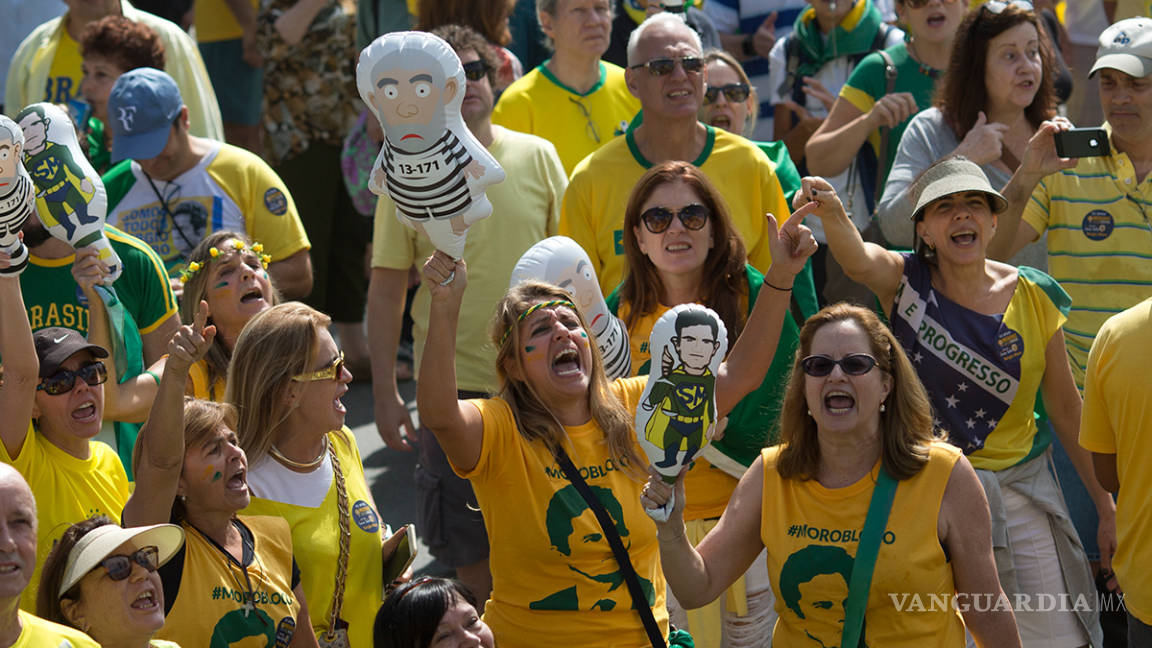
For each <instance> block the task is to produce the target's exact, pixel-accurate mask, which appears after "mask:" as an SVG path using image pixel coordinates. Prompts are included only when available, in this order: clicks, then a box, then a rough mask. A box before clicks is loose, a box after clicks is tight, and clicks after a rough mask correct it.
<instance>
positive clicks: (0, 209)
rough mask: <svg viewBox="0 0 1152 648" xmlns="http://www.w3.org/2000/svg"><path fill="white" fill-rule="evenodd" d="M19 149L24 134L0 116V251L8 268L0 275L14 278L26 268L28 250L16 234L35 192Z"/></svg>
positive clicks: (25, 218)
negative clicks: (5, 259)
mask: <svg viewBox="0 0 1152 648" xmlns="http://www.w3.org/2000/svg"><path fill="white" fill-rule="evenodd" d="M23 150H24V132H23V131H22V130H20V127H19V126H17V125H16V122H14V121H12V120H11V119H9V118H8V117H7V116H5V115H0V252H4V253H5V254H7V255H8V267H6V268H0V274H7V275H18V274H20V273H21V272H23V271H24V268H25V266H27V265H28V248H27V247H25V245H24V243H23V241H21V240H20V236H19V234H20V228H21V227H24V221H26V220H28V215H29V214H31V213H32V205H33V200H34V198H33V197H34V196H35V190H34V189H33V188H32V178H30V177H29V176H28V172H27V171H26V170H24V164H23V163H22V162H21V161H20V154H21V152H22V151H23Z"/></svg>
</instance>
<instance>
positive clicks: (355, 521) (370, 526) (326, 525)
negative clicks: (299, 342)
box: [244, 428, 384, 646]
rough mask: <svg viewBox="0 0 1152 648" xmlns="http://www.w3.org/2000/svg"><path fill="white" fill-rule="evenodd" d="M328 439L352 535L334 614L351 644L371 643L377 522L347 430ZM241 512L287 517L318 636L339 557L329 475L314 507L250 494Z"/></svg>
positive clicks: (380, 564)
mask: <svg viewBox="0 0 1152 648" xmlns="http://www.w3.org/2000/svg"><path fill="white" fill-rule="evenodd" d="M328 441H329V442H330V443H331V444H332V448H333V449H334V450H335V451H336V456H337V458H339V460H340V467H341V468H342V470H343V472H344V482H345V488H347V490H348V505H349V507H350V509H351V510H350V511H349V524H348V527H349V531H350V532H351V534H352V537H351V538H350V539H349V557H348V572H347V577H346V580H345V585H344V602H343V605H342V607H341V609H340V618H341V619H343V620H344V621H346V622H347V623H348V639H349V641H350V642H351V644H352V645H353V646H371V645H372V624H373V621H374V620H375V619H376V611H377V610H379V609H380V605H381V604H382V603H383V602H384V599H383V596H384V583H383V582H382V579H383V574H384V559H383V557H382V556H381V553H380V543H381V542H382V541H383V539H384V534H383V523H382V522H381V521H380V516H379V515H377V513H376V509H375V507H374V506H373V504H372V496H371V494H370V492H369V490H368V483H367V481H365V479H364V464H363V462H362V461H361V460H360V451H359V449H357V447H356V442H355V436H353V434H352V431H351V430H349V429H348V428H344V430H343V434H341V433H339V432H329V433H328ZM333 469H335V466H333ZM263 494H265V495H267V493H263ZM244 512H245V513H249V514H255V515H272V516H279V517H282V518H284V519H285V520H287V521H288V525H289V526H290V527H291V528H292V545H293V547H294V548H295V555H296V562H297V564H300V565H304V566H306V567H307V568H306V569H305V568H302V569H301V573H300V582H301V584H302V585H303V586H304V598H305V599H306V600H307V601H308V615H309V616H310V617H311V618H312V627H313V628H315V630H316V636H318V637H319V636H320V635H321V634H322V633H324V632H327V631H328V624H329V619H330V616H331V614H332V594H333V592H334V590H335V589H336V570H337V564H338V563H339V559H340V543H339V537H340V535H339V534H340V523H339V509H338V507H337V497H336V480H335V479H333V480H332V484H331V486H329V487H328V495H327V496H326V497H325V498H324V501H323V502H322V503H321V504H320V506H318V507H316V508H311V507H307V506H297V505H294V504H286V503H284V502H277V501H275V500H272V499H265V498H263V497H253V498H252V501H251V502H250V503H249V504H248V508H246V509H244Z"/></svg>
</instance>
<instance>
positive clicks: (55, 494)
mask: <svg viewBox="0 0 1152 648" xmlns="http://www.w3.org/2000/svg"><path fill="white" fill-rule="evenodd" d="M88 451H89V455H88V458H87V459H77V458H76V457H73V456H72V455H70V454H68V453H67V452H64V451H63V450H61V449H60V448H58V447H56V446H55V445H53V444H51V443H49V442H48V440H47V439H45V438H44V437H42V436H40V433H39V432H36V431H34V429H33V427H32V425H31V424H29V426H28V435H27V436H26V437H24V447H22V448H20V453H19V454H18V455H17V456H16V457H9V456H8V451H7V449H5V448H4V445H3V444H0V461H3V462H4V463H6V464H11V465H12V467H13V468H15V469H16V470H17V471H19V472H20V474H21V475H23V476H24V479H25V480H27V482H28V486H29V487H30V488H31V489H32V495H33V496H34V497H35V498H36V518H37V531H36V555H37V556H38V557H39V560H37V562H36V571H35V572H33V574H32V581H31V582H29V583H28V587H25V588H24V594H23V595H22V596H21V597H20V608H21V609H24V610H27V611H29V612H33V611H35V610H36V592H37V590H39V589H40V568H41V567H42V566H43V564H44V559H45V558H46V557H47V556H48V552H49V551H51V550H52V545H53V543H55V542H56V541H57V540H59V539H60V536H61V535H63V534H64V532H65V531H66V530H67V529H68V527H69V526H71V525H73V524H75V523H77V522H80V521H82V520H87V519H88V518H90V517H92V516H93V515H106V516H108V518H109V519H110V520H113V521H118V520H119V519H120V513H121V511H123V510H124V504H126V503H127V502H128V496H129V495H130V494H131V491H130V490H129V488H128V475H127V474H125V472H124V465H123V464H121V463H120V458H119V457H118V456H117V455H116V451H115V450H113V449H112V448H109V447H108V446H107V445H105V444H103V443H100V442H99V441H89V442H88Z"/></svg>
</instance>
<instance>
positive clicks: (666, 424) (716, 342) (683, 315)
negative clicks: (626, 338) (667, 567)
mask: <svg viewBox="0 0 1152 648" xmlns="http://www.w3.org/2000/svg"><path fill="white" fill-rule="evenodd" d="M648 348H649V349H651V353H652V364H651V366H652V371H651V373H649V374H648V383H647V384H646V385H645V386H644V393H643V394H642V395H641V396H640V406H639V407H637V408H636V436H637V438H638V439H639V441H640V446H641V447H643V448H644V452H645V453H646V454H647V455H648V459H649V461H651V462H652V467H653V468H655V469H656V471H657V472H659V473H660V475H661V476H662V477H663V478H664V480H665V481H667V482H669V483H671V482H674V481H676V476H677V475H679V474H680V468H681V467H682V466H687V465H688V464H690V463H692V459H693V458H695V457H696V455H698V454H699V453H700V450H701V449H703V448H704V446H706V445H707V444H708V442H709V441H710V440H711V439H712V435H713V434H714V432H715V426H716V372H717V371H719V369H720V362H721V361H722V360H723V359H724V356H725V355H727V353H728V330H727V329H726V328H725V327H724V322H723V320H721V319H720V316H719V315H717V314H716V313H715V312H714V311H713V310H712V309H710V308H706V307H704V306H701V305H699V304H680V305H679V306H676V307H675V308H671V309H669V310H668V312H666V313H664V314H663V315H662V316H661V317H660V319H658V320H656V324H654V325H653V326H652V334H651V336H649V338H648ZM673 504H674V503H673V502H668V503H667V504H665V506H664V507H663V508H662V509H658V511H657V512H656V513H655V514H654V512H652V511H649V515H653V517H656V516H657V515H658V514H662V517H663V518H664V519H666V516H667V515H668V514H669V513H671V511H672V506H673Z"/></svg>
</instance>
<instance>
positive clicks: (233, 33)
mask: <svg viewBox="0 0 1152 648" xmlns="http://www.w3.org/2000/svg"><path fill="white" fill-rule="evenodd" d="M250 4H251V5H252V9H253V10H254V11H259V9H260V0H251V3H250ZM243 35H244V30H243V29H241V28H240V23H238V22H236V16H235V15H233V14H232V10H231V9H229V8H228V5H226V4H224V0H197V2H196V40H197V41H198V42H201V43H215V42H217V41H226V40H235V39H237V38H240V37H241V36H243Z"/></svg>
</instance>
